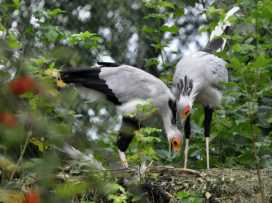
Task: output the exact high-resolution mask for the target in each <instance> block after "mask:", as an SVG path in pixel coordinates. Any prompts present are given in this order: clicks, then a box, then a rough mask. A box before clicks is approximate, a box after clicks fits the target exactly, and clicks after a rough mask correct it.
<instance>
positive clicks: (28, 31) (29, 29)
mask: <svg viewBox="0 0 272 203" xmlns="http://www.w3.org/2000/svg"><path fill="white" fill-rule="evenodd" d="M25 32H27V33H30V34H32V35H35V34H36V33H35V31H34V30H33V29H32V28H28V29H26V31H25Z"/></svg>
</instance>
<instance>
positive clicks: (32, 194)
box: [25, 190, 40, 203]
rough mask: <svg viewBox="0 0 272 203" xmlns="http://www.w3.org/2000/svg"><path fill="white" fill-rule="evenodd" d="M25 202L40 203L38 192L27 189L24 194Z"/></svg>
mask: <svg viewBox="0 0 272 203" xmlns="http://www.w3.org/2000/svg"><path fill="white" fill-rule="evenodd" d="M25 199H26V203H40V198H39V194H38V193H37V191H35V190H29V191H28V192H27V193H26V194H25Z"/></svg>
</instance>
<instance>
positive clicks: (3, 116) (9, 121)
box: [0, 112, 16, 128]
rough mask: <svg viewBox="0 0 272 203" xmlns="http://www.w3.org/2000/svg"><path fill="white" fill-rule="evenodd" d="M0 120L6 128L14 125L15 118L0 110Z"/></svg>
mask: <svg viewBox="0 0 272 203" xmlns="http://www.w3.org/2000/svg"><path fill="white" fill-rule="evenodd" d="M0 122H2V123H4V124H5V125H6V126H7V127H8V128H13V127H15V125H16V119H15V117H14V115H12V114H10V113H8V112H3V113H1V112H0Z"/></svg>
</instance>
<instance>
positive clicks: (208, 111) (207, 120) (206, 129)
mask: <svg viewBox="0 0 272 203" xmlns="http://www.w3.org/2000/svg"><path fill="white" fill-rule="evenodd" d="M204 110H205V120H204V135H205V137H206V154H207V168H208V169H210V160H209V138H210V129H211V122H212V114H213V108H209V107H205V108H204Z"/></svg>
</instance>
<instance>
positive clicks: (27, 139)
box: [9, 126, 32, 182]
mask: <svg viewBox="0 0 272 203" xmlns="http://www.w3.org/2000/svg"><path fill="white" fill-rule="evenodd" d="M31 129H32V126H31ZM30 136H31V131H29V133H28V135H27V138H26V142H25V145H24V148H23V151H22V153H21V156H20V158H19V160H18V162H17V164H16V168H15V169H14V170H13V171H12V174H11V176H10V179H9V182H11V180H12V179H13V176H14V173H15V171H16V169H17V168H18V166H19V164H20V162H21V160H22V157H23V155H24V153H25V150H26V146H27V143H28V141H29V138H30Z"/></svg>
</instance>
